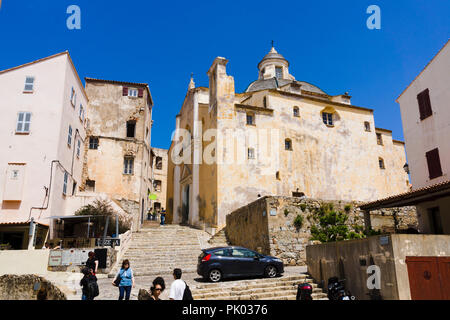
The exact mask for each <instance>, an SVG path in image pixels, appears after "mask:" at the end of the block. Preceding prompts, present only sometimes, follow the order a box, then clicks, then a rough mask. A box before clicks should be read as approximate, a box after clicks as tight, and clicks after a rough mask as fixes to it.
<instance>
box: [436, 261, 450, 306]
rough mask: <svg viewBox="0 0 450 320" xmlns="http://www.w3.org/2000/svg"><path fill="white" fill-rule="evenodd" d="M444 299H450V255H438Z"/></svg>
mask: <svg viewBox="0 0 450 320" xmlns="http://www.w3.org/2000/svg"><path fill="white" fill-rule="evenodd" d="M438 265H439V275H440V279H441V291H442V299H443V300H450V257H438Z"/></svg>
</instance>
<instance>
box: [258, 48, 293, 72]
mask: <svg viewBox="0 0 450 320" xmlns="http://www.w3.org/2000/svg"><path fill="white" fill-rule="evenodd" d="M268 61H270V62H275V61H277V62H281V63H282V64H284V65H286V66H287V67H289V61H287V60H286V59H285V58H284V57H283V56H282V55H281V54H279V53H278V52H277V50H275V48H274V47H272V49H270V51H269V53H268V54H266V55H265V56H264V58H262V60H261V61H260V62H259V63H258V69H261V66H262V65H263V64H265V62H268Z"/></svg>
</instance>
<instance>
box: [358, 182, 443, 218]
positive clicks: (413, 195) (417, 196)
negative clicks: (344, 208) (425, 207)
mask: <svg viewBox="0 0 450 320" xmlns="http://www.w3.org/2000/svg"><path fill="white" fill-rule="evenodd" d="M447 196H450V181H449V180H447V181H444V182H441V183H438V184H434V185H432V186H428V187H424V188H421V189H417V190H413V191H410V192H406V193H402V194H398V195H395V196H390V197H388V198H384V199H380V200H377V201H373V202H367V203H364V204H362V205H360V206H359V208H360V209H361V210H365V211H370V210H378V209H383V208H394V207H405V206H415V205H417V204H419V203H422V202H426V201H434V200H437V199H440V198H442V197H447Z"/></svg>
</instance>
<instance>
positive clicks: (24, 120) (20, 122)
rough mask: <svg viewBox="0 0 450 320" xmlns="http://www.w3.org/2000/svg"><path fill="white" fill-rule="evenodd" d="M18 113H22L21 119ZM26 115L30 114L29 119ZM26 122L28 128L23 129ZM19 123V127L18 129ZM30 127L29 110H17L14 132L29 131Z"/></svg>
mask: <svg viewBox="0 0 450 320" xmlns="http://www.w3.org/2000/svg"><path fill="white" fill-rule="evenodd" d="M20 115H23V118H22V120H20ZM27 115H30V117H29V120H28V121H27ZM27 124H28V130H25V126H26V125H27ZM19 125H21V128H20V130H19ZM30 127H31V112H26V111H24V112H19V113H18V114H17V122H16V133H30Z"/></svg>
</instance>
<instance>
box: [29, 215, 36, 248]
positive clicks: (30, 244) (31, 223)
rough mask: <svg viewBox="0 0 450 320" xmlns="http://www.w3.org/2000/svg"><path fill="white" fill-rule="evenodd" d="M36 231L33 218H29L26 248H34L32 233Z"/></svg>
mask: <svg viewBox="0 0 450 320" xmlns="http://www.w3.org/2000/svg"><path fill="white" fill-rule="evenodd" d="M35 233H36V225H35V223H34V218H31V221H30V228H29V231H28V250H34V234H35Z"/></svg>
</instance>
